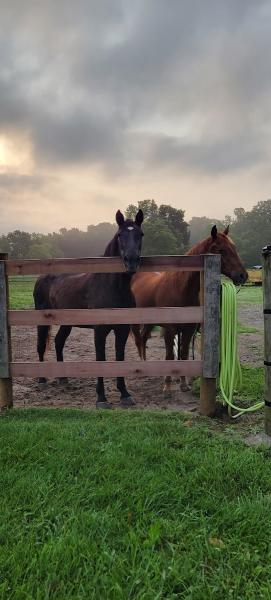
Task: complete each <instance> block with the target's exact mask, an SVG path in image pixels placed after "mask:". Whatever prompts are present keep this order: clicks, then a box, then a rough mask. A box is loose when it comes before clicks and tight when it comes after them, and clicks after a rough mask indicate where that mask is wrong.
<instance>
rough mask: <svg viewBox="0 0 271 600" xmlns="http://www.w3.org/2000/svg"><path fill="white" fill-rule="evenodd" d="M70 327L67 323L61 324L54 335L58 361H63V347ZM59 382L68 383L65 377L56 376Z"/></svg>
mask: <svg viewBox="0 0 271 600" xmlns="http://www.w3.org/2000/svg"><path fill="white" fill-rule="evenodd" d="M71 330H72V327H70V326H69V325H61V327H60V328H59V330H58V332H57V334H56V337H55V350H56V359H57V361H58V362H63V360H64V358H63V348H64V346H65V342H66V340H67V338H68V337H69V335H70V333H71ZM58 381H59V383H68V378H67V377H58Z"/></svg>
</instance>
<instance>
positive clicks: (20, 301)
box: [9, 275, 263, 309]
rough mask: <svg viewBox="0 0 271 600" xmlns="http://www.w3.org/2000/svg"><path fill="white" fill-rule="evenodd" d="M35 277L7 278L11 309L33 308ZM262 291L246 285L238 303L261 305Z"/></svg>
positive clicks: (241, 291) (239, 293)
mask: <svg viewBox="0 0 271 600" xmlns="http://www.w3.org/2000/svg"><path fill="white" fill-rule="evenodd" d="M35 281H36V277H35V276H33V275H29V276H25V277H19V276H14V277H10V278H9V282H10V303H11V308H13V309H16V308H18V309H19V308H27V307H30V306H34V303H33V288H34V285H35ZM262 298H263V291H262V288H261V287H257V286H252V285H247V286H244V287H242V288H241V289H240V291H239V292H238V295H237V300H238V303H245V304H261V303H262Z"/></svg>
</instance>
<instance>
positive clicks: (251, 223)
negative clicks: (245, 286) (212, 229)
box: [231, 200, 271, 266]
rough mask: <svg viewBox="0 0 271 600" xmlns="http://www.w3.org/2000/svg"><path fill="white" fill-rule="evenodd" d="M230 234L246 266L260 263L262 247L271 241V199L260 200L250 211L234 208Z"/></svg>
mask: <svg viewBox="0 0 271 600" xmlns="http://www.w3.org/2000/svg"><path fill="white" fill-rule="evenodd" d="M234 214H235V217H236V219H235V221H234V223H233V225H232V226H231V235H232V237H233V239H234V241H235V243H236V245H237V248H238V251H239V253H240V255H241V258H242V259H243V261H244V263H245V265H246V266H253V265H256V264H261V253H262V248H263V246H265V245H266V244H270V243H271V200H266V201H261V202H258V204H256V206H254V207H253V208H252V210H251V211H245V210H244V209H242V208H241V209H240V208H238V209H235V211H234Z"/></svg>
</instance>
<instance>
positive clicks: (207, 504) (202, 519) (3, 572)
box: [0, 409, 271, 600]
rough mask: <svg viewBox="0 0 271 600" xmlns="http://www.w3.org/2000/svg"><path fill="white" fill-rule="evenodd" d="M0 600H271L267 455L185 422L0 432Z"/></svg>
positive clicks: (140, 420)
mask: <svg viewBox="0 0 271 600" xmlns="http://www.w3.org/2000/svg"><path fill="white" fill-rule="evenodd" d="M0 429H1V455H0V462H1V468H0V473H1V513H0V515H1V516H0V524H1V525H0V544H1V553H0V581H1V583H0V598H1V599H5V600H7V599H9V600H13V599H14V600H19V599H24V598H25V599H27V600H45V599H51V598H52V599H58V600H60V599H63V600H64V599H65V600H73V599H84V598H86V599H87V600H89V599H96V598H102V599H103V598H104V599H106V598H110V599H112V600H113V599H127V598H136V599H140V600H141V599H143V598H144V599H149V600H153V599H154V598H155V599H160V598H161V599H162V598H163V599H171V598H172V599H173V598H183V599H185V600H187V599H191V600H194V599H197V600H201V599H202V600H206V599H207V598H208V599H217V598H221V599H222V598H223V599H224V598H234V599H235V600H237V599H240V600H243V599H244V598H245V599H247V600H249V599H251V600H255V598H266V599H268V598H269V597H270V595H271V578H270V564H269V550H270V538H271V521H270V508H271V465H270V450H264V449H262V450H255V449H252V448H248V447H246V446H244V445H243V444H242V443H237V442H236V441H233V440H232V437H231V435H226V434H224V435H218V434H216V433H212V432H211V431H210V430H209V428H208V425H207V423H204V422H202V421H200V420H199V421H197V420H196V419H195V420H191V419H189V420H187V418H186V417H185V416H181V415H180V414H161V413H160V414H151V413H147V412H146V413H140V412H134V413H133V412H132V413H131V412H128V413H127V412H121V411H116V412H114V413H113V414H104V413H92V412H91V413H87V412H85V413H84V412H79V411H68V410H62V411H57V410H42V409H39V410H28V411H23V410H21V411H19V410H18V411H14V413H11V414H9V415H7V416H4V417H2V418H1V421H0Z"/></svg>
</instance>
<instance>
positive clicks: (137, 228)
mask: <svg viewBox="0 0 271 600" xmlns="http://www.w3.org/2000/svg"><path fill="white" fill-rule="evenodd" d="M143 218H144V217H143V212H142V210H141V209H140V210H139V211H138V213H137V215H136V217H135V220H134V221H133V220H132V219H125V218H124V216H123V214H122V213H121V212H120V210H118V212H117V213H116V222H117V225H118V227H119V229H118V232H117V243H118V251H119V255H120V256H121V258H122V260H123V263H124V266H125V269H126V271H127V273H131V274H132V273H135V272H136V271H137V269H138V267H139V262H140V254H141V245H142V237H143V235H144V234H143V231H142V230H141V225H142V223H143Z"/></svg>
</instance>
